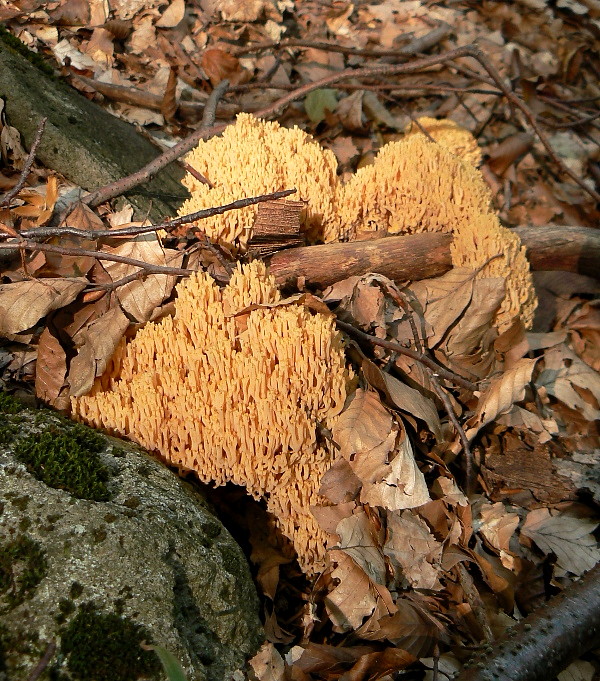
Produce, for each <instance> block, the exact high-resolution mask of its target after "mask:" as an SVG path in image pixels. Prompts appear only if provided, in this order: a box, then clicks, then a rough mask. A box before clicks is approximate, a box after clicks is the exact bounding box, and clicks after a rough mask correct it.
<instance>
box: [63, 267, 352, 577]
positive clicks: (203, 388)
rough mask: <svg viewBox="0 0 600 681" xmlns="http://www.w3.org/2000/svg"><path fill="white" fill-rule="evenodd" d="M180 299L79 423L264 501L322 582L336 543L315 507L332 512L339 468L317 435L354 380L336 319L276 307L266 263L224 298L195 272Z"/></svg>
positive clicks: (125, 354) (136, 343)
mask: <svg viewBox="0 0 600 681" xmlns="http://www.w3.org/2000/svg"><path fill="white" fill-rule="evenodd" d="M177 294H178V297H177V300H176V304H175V305H176V313H175V316H174V317H166V318H164V319H162V320H161V321H159V322H157V323H149V324H147V325H146V326H145V327H144V328H143V329H141V330H140V331H139V332H138V333H137V334H136V336H135V337H134V338H133V340H131V342H129V343H128V344H127V345H123V346H122V347H121V349H120V352H119V353H118V354H117V355H116V356H115V357H114V358H113V362H112V364H111V366H110V368H109V372H108V373H106V374H105V375H104V376H103V377H102V380H99V381H97V383H96V384H95V386H94V389H93V390H92V392H91V393H90V394H89V395H87V396H84V397H78V398H73V400H72V410H73V413H74V414H75V415H76V416H77V418H79V419H80V420H82V421H85V422H86V423H88V424H90V425H93V426H95V427H99V428H105V429H107V430H109V431H112V432H113V433H116V434H118V435H121V436H126V437H129V438H130V439H132V440H134V441H136V442H138V443H139V444H141V445H142V446H144V447H145V448H147V449H149V450H154V451H157V452H158V453H159V454H160V455H161V456H162V457H164V458H165V459H166V460H167V461H168V462H170V463H172V464H175V465H177V466H179V467H180V468H182V469H186V470H193V471H196V473H197V474H198V476H199V478H200V479H201V480H202V481H204V482H210V483H213V484H216V485H223V484H225V483H227V482H232V483H235V484H238V485H244V486H245V487H246V488H247V490H248V492H249V493H250V494H252V495H253V496H254V497H256V498H260V497H263V498H265V499H266V502H267V509H268V510H269V511H270V512H271V513H272V514H273V515H274V516H275V518H276V522H277V524H278V525H279V527H280V529H281V531H282V533H283V534H284V535H285V536H287V537H288V538H289V539H290V540H291V541H292V544H293V545H294V548H295V549H296V551H297V553H298V559H299V562H300V564H301V566H302V567H303V569H304V570H305V571H306V572H307V573H309V574H312V573H313V572H315V571H318V570H319V569H320V568H321V567H322V561H323V559H324V554H325V542H326V535H325V534H324V532H323V531H322V530H321V529H320V528H319V526H318V525H317V523H316V521H315V519H314V518H313V516H312V515H311V513H310V507H311V506H312V505H315V504H319V503H322V502H323V500H322V499H321V498H320V497H319V495H318V489H319V485H320V480H321V477H322V476H323V474H324V473H325V472H326V471H327V470H328V468H329V467H330V466H331V463H332V458H333V450H332V449H330V446H329V444H328V443H327V441H324V442H321V440H322V438H320V437H319V429H320V428H321V426H324V427H325V428H331V427H332V426H333V424H334V422H335V419H336V417H337V416H338V414H339V413H340V412H341V410H342V407H343V405H344V402H345V399H346V395H347V391H348V388H349V385H350V382H351V380H352V376H351V374H350V372H349V371H348V369H347V368H346V362H345V356H344V351H343V346H342V342H341V339H340V336H339V334H338V333H337V332H336V330H335V327H334V322H333V319H332V318H330V317H327V316H325V315H323V314H318V313H317V314H312V313H311V312H309V311H308V310H307V309H306V308H305V307H304V306H302V305H273V304H274V303H277V302H278V301H279V292H278V290H277V288H276V287H275V284H274V281H273V279H272V277H270V276H268V275H267V273H266V269H265V266H264V265H263V264H262V263H260V262H254V263H251V264H250V265H247V266H240V267H238V268H237V269H236V271H235V272H234V274H233V276H232V278H231V281H230V283H229V285H228V286H227V287H226V288H224V289H223V290H220V289H219V288H218V287H217V286H216V285H215V283H214V282H213V281H212V280H211V279H210V277H208V276H207V275H206V274H203V273H196V274H194V275H192V276H191V277H190V278H189V279H187V280H185V281H183V282H182V283H180V284H179V285H178V287H177ZM257 305H258V306H261V305H263V306H265V307H258V308H256V306H257ZM249 306H251V309H250V311H247V310H246V308H248V307H249Z"/></svg>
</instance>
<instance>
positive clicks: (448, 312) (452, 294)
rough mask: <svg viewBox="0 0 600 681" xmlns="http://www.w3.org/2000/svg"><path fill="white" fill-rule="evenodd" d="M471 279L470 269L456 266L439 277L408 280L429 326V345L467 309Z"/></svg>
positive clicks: (434, 342)
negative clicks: (416, 280)
mask: <svg viewBox="0 0 600 681" xmlns="http://www.w3.org/2000/svg"><path fill="white" fill-rule="evenodd" d="M473 281H474V276H473V271H472V270H470V269H466V268H464V267H455V268H454V269H452V270H450V271H449V272H447V273H446V274H444V275H442V276H441V277H437V278H435V279H427V280H423V281H418V282H414V283H413V284H411V287H410V288H411V290H412V292H413V293H414V294H415V295H416V297H417V298H418V300H419V302H420V303H421V307H422V308H423V310H424V312H425V321H426V322H427V323H428V324H429V325H430V327H431V331H430V332H429V333H428V334H427V340H428V344H429V347H430V348H434V347H435V346H436V345H437V344H438V343H439V342H440V340H441V339H442V338H443V336H444V335H445V334H446V332H447V331H448V329H449V328H450V327H451V326H452V325H453V324H454V323H455V322H456V320H457V319H458V318H459V317H460V316H461V315H462V314H463V312H464V311H465V310H466V308H467V306H468V305H469V303H470V302H471V298H472V295H473Z"/></svg>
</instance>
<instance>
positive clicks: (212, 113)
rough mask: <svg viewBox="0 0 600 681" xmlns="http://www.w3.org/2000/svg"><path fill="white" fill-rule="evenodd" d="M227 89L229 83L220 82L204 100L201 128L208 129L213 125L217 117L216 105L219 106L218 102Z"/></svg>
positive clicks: (225, 81) (226, 81)
mask: <svg viewBox="0 0 600 681" xmlns="http://www.w3.org/2000/svg"><path fill="white" fill-rule="evenodd" d="M228 87H229V81H228V80H222V81H221V82H220V83H219V84H218V85H217V86H216V87H215V88H214V90H213V91H212V92H211V93H210V95H209V97H208V99H207V100H206V105H205V107H204V113H203V114H202V123H201V128H210V126H211V125H214V124H215V118H216V116H217V105H218V104H219V100H220V99H221V98H222V97H223V95H224V94H225V93H226V92H227V88H228Z"/></svg>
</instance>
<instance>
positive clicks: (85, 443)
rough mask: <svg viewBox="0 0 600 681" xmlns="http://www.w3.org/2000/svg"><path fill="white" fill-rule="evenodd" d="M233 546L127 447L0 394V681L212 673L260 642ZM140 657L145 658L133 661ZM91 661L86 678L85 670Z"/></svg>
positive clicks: (213, 521)
mask: <svg viewBox="0 0 600 681" xmlns="http://www.w3.org/2000/svg"><path fill="white" fill-rule="evenodd" d="M258 610H259V604H258V598H257V595H256V591H255V589H254V585H253V583H252V580H251V577H250V573H249V569H248V565H247V563H246V560H245V557H244V555H243V554H242V552H241V550H240V548H239V547H238V545H237V544H236V543H235V541H234V540H233V539H232V537H231V536H230V534H229V533H228V532H227V531H226V530H225V528H224V527H223V526H222V524H221V523H220V521H219V520H218V519H217V518H216V517H215V516H214V515H213V512H212V511H211V509H210V507H209V505H208V504H207V502H206V501H205V500H204V499H203V498H202V497H201V496H200V495H199V494H198V493H197V491H196V490H195V489H194V488H193V487H192V486H190V485H189V484H188V483H186V482H184V481H182V480H181V479H180V478H179V477H178V476H177V475H176V474H174V473H173V472H172V471H170V470H169V469H168V468H166V467H165V466H164V465H163V464H161V463H160V462H159V461H157V460H156V459H154V458H152V457H150V456H148V455H147V454H146V453H144V452H142V451H140V450H139V449H137V448H136V447H134V446H132V445H129V444H126V443H123V442H122V441H119V440H115V439H113V438H109V437H107V436H105V435H101V434H99V433H97V432H96V431H94V430H92V429H89V428H87V427H85V426H82V425H79V424H74V423H73V422H71V421H68V420H66V419H63V418H62V417H60V416H58V415H57V414H55V413H54V412H51V411H49V410H45V409H43V410H36V409H28V408H27V409H22V408H21V405H19V404H18V403H14V402H13V401H12V398H7V397H6V395H4V394H2V393H0V679H2V680H3V681H16V680H17V679H25V678H27V677H28V674H29V673H30V672H31V670H32V669H33V668H34V667H35V665H36V663H37V662H38V661H39V660H40V658H41V657H42V655H43V654H44V651H45V650H46V648H47V646H48V643H49V642H51V641H54V642H55V643H56V652H55V654H54V655H53V658H52V661H51V662H50V665H49V667H48V668H47V670H46V671H45V672H44V676H42V677H41V678H42V679H49V678H52V679H60V680H61V681H63V680H64V681H66V680H67V679H81V680H84V679H85V680H86V681H89V679H92V678H93V679H96V680H97V681H130V680H132V681H133V680H134V679H137V678H143V679H161V681H162V679H164V678H165V676H164V672H162V671H161V669H160V667H159V665H158V658H157V657H156V653H154V652H148V653H144V652H143V651H142V650H141V648H140V647H139V642H140V641H141V640H145V641H146V642H147V643H152V644H155V645H158V646H161V647H162V648H164V649H166V650H168V651H169V652H170V653H172V654H173V655H174V656H175V657H176V658H177V659H178V660H179V661H180V662H181V664H182V666H183V668H184V670H185V672H186V674H187V678H188V680H189V681H200V680H202V681H204V679H208V680H211V681H213V680H214V681H221V680H222V679H223V680H224V679H230V678H231V675H232V673H233V672H234V671H235V670H237V669H241V668H243V666H244V664H245V661H246V660H247V658H248V657H249V656H251V655H252V654H254V653H255V652H256V650H257V648H258V647H259V646H260V643H261V642H262V640H263V638H264V634H263V631H262V627H261V625H260V622H259V619H258ZM144 660H145V661H144ZM90 668H92V669H93V670H94V672H93V673H90V671H89V669H90Z"/></svg>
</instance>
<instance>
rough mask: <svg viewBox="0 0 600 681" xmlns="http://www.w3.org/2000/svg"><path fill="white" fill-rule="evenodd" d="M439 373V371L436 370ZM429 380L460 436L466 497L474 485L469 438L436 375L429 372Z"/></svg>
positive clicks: (469, 494) (471, 491)
mask: <svg viewBox="0 0 600 681" xmlns="http://www.w3.org/2000/svg"><path fill="white" fill-rule="evenodd" d="M438 373H439V372H438ZM429 380H430V381H431V385H432V386H433V389H434V390H435V392H436V393H437V396H438V397H439V398H440V400H441V401H442V404H443V405H444V409H445V410H446V413H447V414H448V418H449V419H450V421H451V422H452V425H453V426H454V428H455V429H456V432H457V433H458V437H459V438H460V441H461V444H462V447H463V451H464V454H465V492H466V495H467V497H469V496H471V494H472V493H473V487H474V484H473V483H474V480H475V478H474V475H473V452H472V451H471V447H470V445H469V440H468V438H467V434H466V433H465V431H464V428H463V427H462V426H461V424H460V421H459V420H458V417H457V416H456V414H455V413H454V409H453V407H452V403H451V402H450V398H449V397H448V394H447V393H446V391H445V390H444V389H443V388H442V386H441V384H440V382H439V381H438V379H437V376H434V375H433V374H429Z"/></svg>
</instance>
